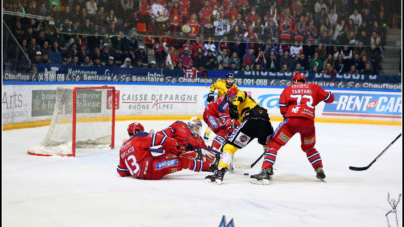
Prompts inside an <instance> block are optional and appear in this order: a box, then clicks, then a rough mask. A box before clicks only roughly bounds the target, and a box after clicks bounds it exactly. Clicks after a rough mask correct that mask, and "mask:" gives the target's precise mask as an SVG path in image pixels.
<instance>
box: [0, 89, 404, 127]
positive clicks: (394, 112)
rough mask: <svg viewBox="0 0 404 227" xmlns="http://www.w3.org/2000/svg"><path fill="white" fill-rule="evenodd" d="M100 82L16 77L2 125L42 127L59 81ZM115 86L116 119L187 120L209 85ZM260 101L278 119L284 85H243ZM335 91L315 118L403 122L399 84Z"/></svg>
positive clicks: (199, 110) (6, 92)
mask: <svg viewBox="0 0 404 227" xmlns="http://www.w3.org/2000/svg"><path fill="white" fill-rule="evenodd" d="M68 84H69V85H77V86H92V85H94V86H102V85H105V84H102V83H97V82H90V83H89V82H84V83H75V84H72V83H67V82H66V83H62V84H61V83H60V82H58V83H49V82H48V83H43V84H42V83H39V84H36V85H32V84H24V83H19V82H15V83H14V84H13V85H3V97H2V100H3V105H2V111H3V115H2V120H3V130H10V129H19V128H29V127H40V126H47V125H49V124H50V122H51V119H52V114H53V107H54V103H55V99H56V88H57V86H60V85H68ZM108 86H115V88H116V101H117V104H116V120H117V121H127V120H137V121H140V120H186V119H189V118H190V117H191V116H199V117H201V118H202V114H203V111H204V107H205V105H206V103H207V101H206V98H207V95H208V93H209V86H207V85H195V84H193V85H191V84H175V85H171V84H170V85H167V84H161V83H141V84H138V83H136V84H134V83H120V82H115V83H109V84H108ZM240 88H241V90H244V91H247V92H248V93H249V94H250V95H251V96H252V97H253V98H254V99H255V100H256V101H257V102H258V103H259V104H261V105H262V106H263V107H265V108H267V109H268V111H269V114H270V118H271V121H282V120H283V118H282V116H281V114H280V112H279V96H280V94H281V92H282V90H283V89H284V87H282V86H273V87H270V88H269V87H268V86H266V87H260V86H241V87H240ZM325 89H326V90H327V91H331V92H333V93H334V95H335V101H334V102H333V103H332V104H327V105H325V104H324V103H323V102H321V103H320V104H319V105H317V107H316V122H328V123H349V124H381V125H401V120H402V116H401V114H402V106H401V103H402V97H401V90H400V91H397V90H395V91H394V90H380V89H378V90H373V89H352V88H351V89H341V88H325Z"/></svg>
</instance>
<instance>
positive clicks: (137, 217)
mask: <svg viewBox="0 0 404 227" xmlns="http://www.w3.org/2000/svg"><path fill="white" fill-rule="evenodd" d="M128 123H129V122H117V124H116V132H117V134H116V139H115V141H116V143H117V146H116V149H114V150H108V149H102V150H88V149H79V150H78V152H77V153H78V157H76V158H66V157H65V158H62V157H38V156H31V155H28V154H27V149H28V148H30V147H32V146H34V145H36V144H38V143H39V142H41V141H42V140H43V138H44V137H45V135H46V132H47V130H48V127H40V128H31V129H20V130H12V131H4V132H3V138H2V140H3V144H2V148H3V149H2V224H3V226H13V227H16V226H41V227H46V226H60V227H63V226H218V225H219V222H220V220H221V218H222V215H226V218H227V221H229V220H230V219H231V218H234V222H235V225H236V226H238V227H240V226H387V223H386V217H385V214H386V213H387V212H388V211H389V210H390V206H389V204H388V203H387V192H390V195H391V197H392V198H395V199H397V197H398V194H399V193H402V171H403V163H402V139H401V138H400V140H399V141H397V142H396V143H395V144H394V145H393V146H392V147H390V149H389V150H388V151H387V152H386V153H385V154H384V155H383V156H382V157H381V158H380V159H379V160H378V161H377V162H376V163H375V164H374V165H373V166H372V167H371V168H370V169H368V170H367V171H363V172H354V171H351V170H349V169H348V167H349V166H351V165H352V166H366V165H368V164H369V163H370V162H371V161H372V160H373V159H374V158H375V157H376V156H377V155H378V154H379V153H380V152H381V151H382V150H383V149H384V148H385V147H386V146H387V145H388V144H389V143H390V142H391V141H392V140H393V139H394V138H395V137H396V136H397V135H398V134H399V133H400V132H401V127H397V126H375V125H348V124H321V123H317V124H316V130H317V132H316V140H317V145H316V148H317V150H318V151H319V152H320V154H321V157H322V160H323V164H324V170H325V173H326V175H327V178H326V180H327V183H322V182H320V181H318V180H317V179H316V178H315V173H314V170H313V169H312V167H311V165H310V164H309V162H308V161H307V158H306V156H305V154H304V153H303V152H302V151H301V150H300V137H299V135H297V136H295V137H294V138H293V139H291V141H290V142H289V143H288V144H287V145H286V146H285V147H283V148H282V149H281V150H280V151H279V152H278V158H277V162H276V164H275V168H276V170H275V175H274V179H273V180H271V182H270V185H268V186H261V185H253V184H251V183H249V182H248V180H249V176H244V175H243V173H244V172H248V173H250V174H254V173H257V172H259V170H260V167H261V164H262V161H260V162H259V163H258V164H257V165H256V166H255V167H254V169H251V170H244V171H242V170H237V169H236V170H235V172H234V173H227V174H226V176H225V180H224V183H223V184H222V185H212V184H206V183H203V179H204V177H205V176H206V175H207V173H194V172H191V171H189V170H183V171H181V172H177V173H174V174H171V175H168V176H166V177H165V178H163V179H162V180H158V181H146V180H137V179H134V178H131V177H124V178H122V177H120V176H119V175H118V174H117V172H116V167H117V165H118V150H119V146H120V145H121V144H122V142H121V141H122V140H123V139H124V138H127V133H126V128H127V125H128ZM142 123H143V125H144V126H145V128H146V129H147V130H148V131H149V130H150V129H154V130H160V129H163V128H165V127H167V126H168V125H169V124H170V123H172V122H171V121H170V122H169V121H144V122H142ZM278 124H279V122H274V123H273V126H274V128H276V127H277V126H278ZM203 131H204V130H203ZM203 131H202V134H203ZM212 139H213V134H211V136H210V140H212ZM261 153H262V147H261V146H260V145H258V143H257V141H256V140H254V141H253V142H251V143H250V144H249V145H248V146H247V147H246V148H244V149H242V150H239V151H237V153H236V154H235V158H234V161H235V163H243V164H250V163H252V162H253V161H255V160H256V158H257V157H258V156H259V155H260V154H261ZM400 203H403V201H401V202H400ZM401 206H402V205H401V204H400V205H399V208H398V210H399V215H398V219H399V222H400V225H401V224H402V221H403V220H402V210H401ZM390 223H391V224H394V225H395V223H394V219H393V215H391V216H390Z"/></svg>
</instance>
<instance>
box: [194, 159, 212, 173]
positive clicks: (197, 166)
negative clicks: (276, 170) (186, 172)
mask: <svg viewBox="0 0 404 227" xmlns="http://www.w3.org/2000/svg"><path fill="white" fill-rule="evenodd" d="M209 166H210V164H209V163H208V162H204V161H201V160H196V159H192V160H191V161H190V163H189V169H190V170H192V171H194V172H201V171H204V170H208V169H209Z"/></svg>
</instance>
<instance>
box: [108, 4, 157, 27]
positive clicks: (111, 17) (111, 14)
mask: <svg viewBox="0 0 404 227" xmlns="http://www.w3.org/2000/svg"><path fill="white" fill-rule="evenodd" d="M157 1H161V0H157ZM105 20H106V22H107V24H109V25H110V24H111V23H112V21H114V22H115V23H116V22H118V19H117V18H116V16H115V13H114V10H110V11H109V14H108V15H107V16H106V18H105Z"/></svg>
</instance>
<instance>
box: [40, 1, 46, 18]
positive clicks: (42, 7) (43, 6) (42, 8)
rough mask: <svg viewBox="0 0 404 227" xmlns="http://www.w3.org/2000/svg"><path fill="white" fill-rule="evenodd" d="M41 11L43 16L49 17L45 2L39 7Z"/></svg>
mask: <svg viewBox="0 0 404 227" xmlns="http://www.w3.org/2000/svg"><path fill="white" fill-rule="evenodd" d="M39 12H40V14H39V15H40V16H43V17H47V16H48V14H47V12H48V9H46V7H45V4H44V3H42V4H41V6H40V7H39Z"/></svg>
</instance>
